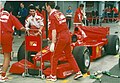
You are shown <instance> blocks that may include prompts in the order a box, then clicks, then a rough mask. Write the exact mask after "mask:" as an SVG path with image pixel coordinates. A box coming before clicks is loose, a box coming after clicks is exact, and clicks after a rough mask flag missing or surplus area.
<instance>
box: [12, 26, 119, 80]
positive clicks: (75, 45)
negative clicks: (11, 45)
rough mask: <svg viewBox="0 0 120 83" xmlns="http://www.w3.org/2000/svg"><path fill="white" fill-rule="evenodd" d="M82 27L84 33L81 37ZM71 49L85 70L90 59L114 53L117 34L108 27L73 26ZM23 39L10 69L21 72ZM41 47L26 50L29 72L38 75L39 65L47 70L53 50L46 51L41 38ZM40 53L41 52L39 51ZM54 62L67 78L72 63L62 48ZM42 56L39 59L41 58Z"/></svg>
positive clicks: (46, 45)
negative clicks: (39, 49) (60, 55)
mask: <svg viewBox="0 0 120 83" xmlns="http://www.w3.org/2000/svg"><path fill="white" fill-rule="evenodd" d="M82 31H83V32H85V35H86V37H85V38H84V37H83V34H82ZM71 37H72V41H71V49H72V50H71V52H72V53H73V55H74V58H75V60H76V62H77V64H78V66H79V68H80V69H81V71H82V73H86V72H87V71H88V69H89V66H90V60H91V61H92V60H94V59H97V58H100V57H101V56H103V55H106V54H117V53H118V51H119V38H118V36H117V35H109V27H92V26H79V27H75V28H74V32H73V33H72V34H71ZM25 46H26V45H25V43H24V42H23V44H22V45H21V46H20V48H19V50H18V57H17V58H18V62H16V63H14V64H12V66H11V68H10V73H15V74H22V73H24V72H25V67H24V64H25V59H24V58H25ZM42 48H43V49H42V51H40V52H34V51H29V52H28V55H27V57H28V58H27V67H28V73H29V74H30V75H38V74H39V71H38V70H39V69H40V68H41V67H40V66H41V65H42V69H41V70H42V71H43V73H44V74H45V75H46V76H47V75H49V74H50V72H51V71H50V58H51V56H52V52H50V51H49V46H48V41H47V40H43V44H42ZM41 53H42V56H40V54H41ZM62 55H63V56H62V57H61V58H60V59H59V62H58V66H57V77H58V78H66V77H67V76H70V75H71V74H73V73H74V71H73V69H72V65H70V64H69V63H68V62H67V59H66V58H65V53H64V51H63V53H62ZM41 58H42V62H41Z"/></svg>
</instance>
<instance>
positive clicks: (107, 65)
mask: <svg viewBox="0 0 120 83" xmlns="http://www.w3.org/2000/svg"><path fill="white" fill-rule="evenodd" d="M102 26H110V34H115V32H116V31H118V33H117V35H118V36H119V37H120V32H119V31H120V28H119V25H118V24H116V23H107V24H106V23H104V24H102ZM71 31H73V29H71ZM23 40H24V36H23V35H22V38H20V39H18V38H17V36H16V37H15V38H14V44H13V51H14V55H13V56H14V57H16V53H17V51H18V48H19V46H20V45H21V43H22V41H23ZM0 55H1V54H0ZM2 61H3V56H1V57H0V63H2ZM14 62H16V61H11V64H12V63H14ZM117 63H118V55H107V56H105V57H102V58H100V59H97V60H95V61H94V62H91V65H90V68H89V70H90V73H93V72H95V71H98V70H103V71H105V70H110V69H111V68H112V67H113V66H114V65H116V64H117ZM8 77H9V80H8V81H7V82H6V83H53V82H50V81H46V80H41V79H40V78H34V77H25V78H23V77H22V76H21V75H13V74H10V73H8ZM73 77H74V75H72V76H70V77H68V78H66V79H58V81H57V82H56V83H92V82H94V81H95V80H93V79H90V78H89V76H84V77H83V78H81V79H78V80H73Z"/></svg>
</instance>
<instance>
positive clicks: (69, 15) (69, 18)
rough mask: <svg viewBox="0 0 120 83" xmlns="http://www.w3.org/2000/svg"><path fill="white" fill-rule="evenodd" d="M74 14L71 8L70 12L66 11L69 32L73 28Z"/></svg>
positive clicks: (69, 8) (69, 7)
mask: <svg viewBox="0 0 120 83" xmlns="http://www.w3.org/2000/svg"><path fill="white" fill-rule="evenodd" d="M72 14H73V11H72V10H71V6H68V10H67V11H66V22H67V25H68V27H69V30H70V28H71V20H72Z"/></svg>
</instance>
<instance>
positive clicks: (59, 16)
mask: <svg viewBox="0 0 120 83" xmlns="http://www.w3.org/2000/svg"><path fill="white" fill-rule="evenodd" d="M54 7H55V2H54V1H49V2H46V10H47V11H48V13H49V16H48V30H49V38H50V39H51V41H52V43H51V45H50V51H51V52H53V56H52V57H51V74H50V76H47V78H46V79H47V80H50V81H56V80H57V77H56V71H57V64H58V59H59V58H60V57H61V56H62V52H63V51H64V52H65V55H66V58H67V59H68V62H69V63H70V64H71V65H73V66H74V67H73V69H74V71H75V72H76V75H75V76H74V79H78V78H80V77H82V73H81V71H80V69H79V67H78V65H77V63H76V61H75V59H74V57H73V55H72V53H71V47H70V43H71V37H70V32H69V29H68V27H67V24H66V18H65V16H64V15H63V13H61V12H60V11H58V10H56V9H54Z"/></svg>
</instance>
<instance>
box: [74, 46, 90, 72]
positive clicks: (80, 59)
mask: <svg viewBox="0 0 120 83" xmlns="http://www.w3.org/2000/svg"><path fill="white" fill-rule="evenodd" d="M73 55H74V58H75V60H76V62H77V64H78V66H79V68H80V70H81V72H82V73H86V72H87V71H88V69H89V66H90V52H89V49H88V48H87V47H85V46H77V47H75V48H74V49H73Z"/></svg>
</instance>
